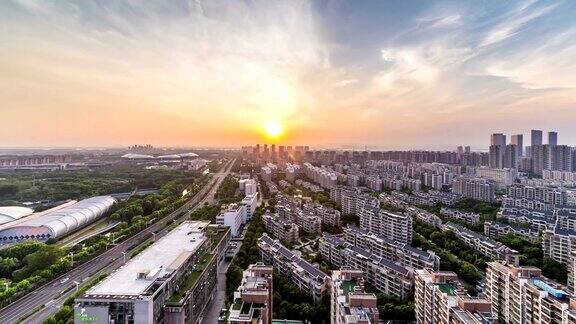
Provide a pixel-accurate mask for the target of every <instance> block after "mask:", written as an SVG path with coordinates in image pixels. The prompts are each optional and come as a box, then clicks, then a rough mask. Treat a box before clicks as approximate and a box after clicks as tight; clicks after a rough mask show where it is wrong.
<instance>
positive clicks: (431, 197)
mask: <svg viewBox="0 0 576 324" xmlns="http://www.w3.org/2000/svg"><path fill="white" fill-rule="evenodd" d="M392 196H393V197H394V198H397V199H400V200H402V201H404V202H406V203H408V204H410V205H423V206H434V205H436V204H438V203H440V204H442V205H445V206H453V205H454V204H456V203H457V202H458V201H460V200H461V199H462V196H460V195H457V194H453V193H449V192H441V191H437V190H430V191H428V192H421V191H420V192H412V194H411V195H410V194H407V193H404V192H400V191H393V192H392Z"/></svg>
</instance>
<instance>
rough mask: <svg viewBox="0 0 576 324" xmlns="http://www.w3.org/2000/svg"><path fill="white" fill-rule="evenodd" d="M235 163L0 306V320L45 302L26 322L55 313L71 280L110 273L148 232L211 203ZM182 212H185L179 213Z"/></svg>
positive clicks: (26, 312) (83, 281)
mask: <svg viewBox="0 0 576 324" xmlns="http://www.w3.org/2000/svg"><path fill="white" fill-rule="evenodd" d="M234 162H235V159H232V160H231V161H229V162H228V163H227V164H226V165H224V166H223V167H222V168H221V170H220V171H218V172H217V173H216V174H214V176H213V177H212V179H210V181H209V182H208V183H207V184H206V185H205V186H204V187H203V188H202V189H201V190H200V191H199V192H198V193H197V194H196V195H194V197H192V198H191V199H190V200H189V201H187V202H186V203H185V204H184V205H182V206H181V207H180V208H178V209H177V210H175V211H174V212H172V213H171V214H169V215H168V216H166V217H164V218H163V219H162V220H160V221H158V222H156V223H154V224H152V225H150V226H149V227H147V228H145V229H143V230H142V231H140V232H138V233H137V234H135V235H134V236H132V237H130V238H128V239H127V240H125V241H123V242H121V243H119V244H117V245H116V246H114V247H112V248H110V249H108V250H106V251H104V252H103V253H102V254H100V255H98V256H96V257H95V258H93V259H91V260H90V261H87V262H86V263H84V264H82V265H80V266H78V267H77V268H74V269H72V270H70V271H68V272H67V273H65V274H64V275H62V276H60V277H58V278H56V279H54V280H52V281H50V282H49V283H47V284H45V285H44V286H41V287H39V288H37V289H36V290H34V291H33V292H31V293H29V294H27V295H24V296H23V297H21V298H20V299H18V300H16V301H14V302H12V303H10V304H8V305H7V306H6V307H4V308H2V309H0V323H16V322H18V321H19V320H21V319H22V318H23V317H24V316H26V315H30V313H32V312H34V311H35V310H38V309H39V308H40V307H42V305H44V306H46V307H43V308H42V309H40V310H39V311H38V312H37V313H35V314H34V315H31V316H30V317H29V318H27V319H26V322H32V323H41V322H42V321H43V320H44V319H46V318H47V317H48V316H50V315H52V314H53V313H55V312H56V311H57V306H61V305H62V303H63V301H64V300H65V299H66V298H67V297H68V296H70V295H72V294H73V292H74V291H75V288H76V284H75V283H74V281H76V282H79V283H81V286H82V285H84V284H86V283H88V282H90V281H91V280H92V278H93V277H95V276H96V275H98V274H99V273H101V272H102V271H106V272H111V271H113V270H115V269H117V268H119V267H120V266H122V264H123V263H124V262H123V255H124V253H129V249H130V248H131V247H133V246H135V245H137V244H139V243H140V242H141V241H143V240H144V238H145V237H146V236H147V235H149V233H150V232H157V234H156V236H157V237H160V236H162V235H164V234H166V232H167V231H166V230H165V229H164V227H166V223H167V222H168V221H170V220H173V219H174V220H176V221H178V222H182V221H184V220H185V219H187V218H188V216H189V215H190V213H191V212H192V211H194V210H195V209H196V208H198V207H200V206H202V205H204V203H206V202H212V201H213V200H214V194H215V193H216V191H217V190H218V187H219V186H220V183H222V180H224V178H225V177H226V176H227V175H228V173H230V169H231V168H232V165H234ZM193 207H194V208H193ZM182 212H185V214H184V215H181V213H182ZM66 278H67V279H66ZM64 280H65V281H64ZM63 281H64V282H63Z"/></svg>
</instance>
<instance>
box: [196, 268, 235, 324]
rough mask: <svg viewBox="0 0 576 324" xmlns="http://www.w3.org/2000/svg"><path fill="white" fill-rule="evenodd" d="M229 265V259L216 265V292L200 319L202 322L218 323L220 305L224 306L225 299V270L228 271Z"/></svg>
mask: <svg viewBox="0 0 576 324" xmlns="http://www.w3.org/2000/svg"><path fill="white" fill-rule="evenodd" d="M229 266H230V261H229V260H224V261H222V263H221V264H220V265H218V278H217V284H216V293H215V294H214V298H213V299H212V301H211V302H210V305H208V307H207V310H206V314H205V315H204V319H203V320H202V322H203V323H218V318H219V317H220V311H221V310H222V307H224V305H225V301H226V272H228V267H229Z"/></svg>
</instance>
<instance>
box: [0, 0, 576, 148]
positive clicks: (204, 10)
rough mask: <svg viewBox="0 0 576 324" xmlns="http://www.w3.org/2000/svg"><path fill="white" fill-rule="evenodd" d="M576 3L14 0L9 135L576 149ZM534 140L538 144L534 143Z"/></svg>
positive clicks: (2, 17) (2, 96)
mask: <svg viewBox="0 0 576 324" xmlns="http://www.w3.org/2000/svg"><path fill="white" fill-rule="evenodd" d="M575 17H576V1H571V0H566V1H503V0H494V1H477V0H474V1H406V0H398V1H383V0H382V1H380V0H375V1H360V0H356V1H353V0H350V1H343V0H334V1H328V0H327V1H298V0H286V1H276V0H246V1H230V0H206V1H203V0H196V1H193V0H191V1H184V0H182V1H167V0H154V1H128V0H126V1H108V0H106V1H80V0H78V1H64V0H54V1H40V0H39V1H33V0H18V1H16V0H13V1H12V0H7V1H6V0H5V1H1V2H0V147H24V146H35V147H38V146H48V147H49V146H59V147H62V146H126V145H129V144H144V143H150V144H153V145H168V146H226V147H233V146H240V145H247V144H252V143H256V142H264V141H265V140H271V139H270V138H269V137H270V136H269V135H268V134H269V133H279V132H280V134H277V135H278V136H277V138H276V139H275V141H276V142H278V143H287V144H308V145H311V146H315V147H337V146H353V147H364V146H365V145H367V146H368V147H371V148H390V149H392V148H396V149H399V148H403V149H409V148H429V149H449V148H453V146H455V145H472V146H473V147H476V148H483V147H486V146H487V145H488V139H489V134H490V133H492V132H504V133H507V134H513V133H517V132H523V133H524V134H526V135H525V137H528V133H529V130H530V128H540V129H543V130H545V131H547V130H556V131H558V132H559V142H560V143H561V144H576V126H575V125H576V89H575V88H576V18H575ZM525 143H526V144H529V141H527V139H525Z"/></svg>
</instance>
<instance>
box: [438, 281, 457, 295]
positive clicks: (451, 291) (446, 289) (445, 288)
mask: <svg viewBox="0 0 576 324" xmlns="http://www.w3.org/2000/svg"><path fill="white" fill-rule="evenodd" d="M438 289H440V291H441V292H443V293H445V294H447V295H449V296H456V288H455V287H454V285H453V284H450V283H441V284H438Z"/></svg>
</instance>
